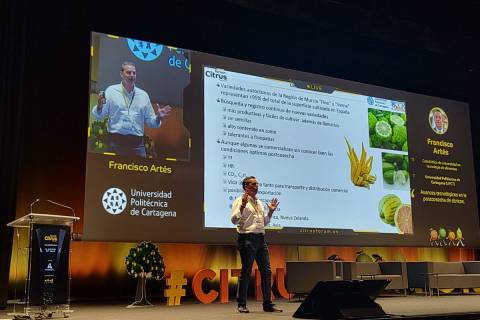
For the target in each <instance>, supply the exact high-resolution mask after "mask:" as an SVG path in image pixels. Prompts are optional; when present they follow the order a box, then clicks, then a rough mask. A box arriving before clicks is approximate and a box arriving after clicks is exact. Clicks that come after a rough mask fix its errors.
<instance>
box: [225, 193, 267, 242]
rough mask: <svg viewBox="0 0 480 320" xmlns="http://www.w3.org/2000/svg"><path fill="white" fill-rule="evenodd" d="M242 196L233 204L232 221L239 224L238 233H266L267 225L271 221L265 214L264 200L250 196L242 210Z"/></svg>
mask: <svg viewBox="0 0 480 320" xmlns="http://www.w3.org/2000/svg"><path fill="white" fill-rule="evenodd" d="M241 205H242V197H241V196H240V197H238V198H237V199H235V200H234V201H233V204H232V215H231V220H232V223H233V224H235V225H237V232H238V233H265V226H266V225H267V224H268V223H269V222H270V217H269V216H268V214H265V210H264V206H263V203H262V201H260V200H259V199H257V198H252V197H250V196H248V201H247V204H246V206H245V208H244V209H243V211H242V212H240V206H241Z"/></svg>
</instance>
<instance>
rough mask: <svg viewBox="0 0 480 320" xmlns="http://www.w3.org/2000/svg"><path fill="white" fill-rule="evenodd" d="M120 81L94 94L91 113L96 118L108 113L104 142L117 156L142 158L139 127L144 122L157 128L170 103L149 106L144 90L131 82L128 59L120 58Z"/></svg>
mask: <svg viewBox="0 0 480 320" xmlns="http://www.w3.org/2000/svg"><path fill="white" fill-rule="evenodd" d="M120 77H121V78H122V82H121V83H120V84H115V85H111V86H109V87H108V88H107V90H105V93H100V94H99V95H98V104H97V105H96V106H95V107H94V108H93V110H92V114H93V116H94V117H95V118H96V119H97V120H101V119H103V118H105V117H108V126H107V129H108V146H109V149H110V151H112V152H114V153H115V154H116V155H120V156H140V157H143V158H146V156H147V154H146V150H145V144H144V141H143V131H144V125H145V123H146V124H147V125H148V126H149V127H151V128H159V127H160V125H161V123H162V122H161V120H162V119H163V118H165V117H167V116H168V115H169V114H170V111H171V109H172V108H171V107H170V106H169V105H166V106H164V107H160V106H159V105H158V104H155V111H156V112H157V114H155V111H154V110H153V107H152V104H151V102H150V97H149V96H148V94H147V93H146V92H145V91H144V90H142V89H140V88H138V87H136V86H135V81H136V78H137V71H136V68H135V65H134V64H133V63H132V62H124V63H123V64H122V67H121V70H120Z"/></svg>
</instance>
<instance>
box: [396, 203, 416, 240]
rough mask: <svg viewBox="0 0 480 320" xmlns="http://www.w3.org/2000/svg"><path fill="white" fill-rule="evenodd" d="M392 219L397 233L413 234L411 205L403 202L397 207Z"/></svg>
mask: <svg viewBox="0 0 480 320" xmlns="http://www.w3.org/2000/svg"><path fill="white" fill-rule="evenodd" d="M394 220H395V226H396V227H397V229H398V232H399V233H402V234H413V219H412V207H411V206H410V205H408V204H403V205H401V206H400V207H398V208H397V210H396V211H395V217H394Z"/></svg>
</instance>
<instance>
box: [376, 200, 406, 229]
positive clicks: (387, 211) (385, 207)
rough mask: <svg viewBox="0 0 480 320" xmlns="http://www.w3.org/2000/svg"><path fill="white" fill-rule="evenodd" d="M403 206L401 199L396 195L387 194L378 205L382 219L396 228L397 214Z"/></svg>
mask: <svg viewBox="0 0 480 320" xmlns="http://www.w3.org/2000/svg"><path fill="white" fill-rule="evenodd" d="M401 205H402V201H401V200H400V198H399V197H398V196H396V195H394V194H387V195H386V196H384V197H383V198H382V199H381V200H380V203H379V204H378V213H379V216H380V219H382V221H383V222H385V223H386V224H389V225H391V226H395V212H396V210H397V209H398V207H400V206H401Z"/></svg>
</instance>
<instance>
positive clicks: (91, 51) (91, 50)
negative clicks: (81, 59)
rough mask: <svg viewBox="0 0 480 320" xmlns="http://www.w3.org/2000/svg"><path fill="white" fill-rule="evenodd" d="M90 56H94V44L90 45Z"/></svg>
mask: <svg viewBox="0 0 480 320" xmlns="http://www.w3.org/2000/svg"><path fill="white" fill-rule="evenodd" d="M90 56H91V57H93V46H90Z"/></svg>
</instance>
